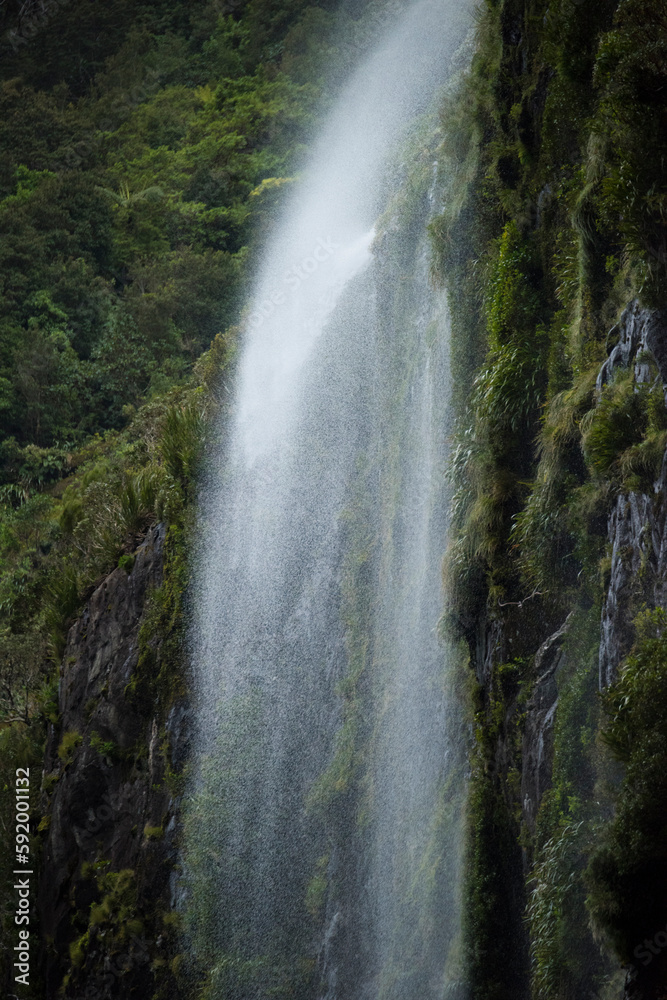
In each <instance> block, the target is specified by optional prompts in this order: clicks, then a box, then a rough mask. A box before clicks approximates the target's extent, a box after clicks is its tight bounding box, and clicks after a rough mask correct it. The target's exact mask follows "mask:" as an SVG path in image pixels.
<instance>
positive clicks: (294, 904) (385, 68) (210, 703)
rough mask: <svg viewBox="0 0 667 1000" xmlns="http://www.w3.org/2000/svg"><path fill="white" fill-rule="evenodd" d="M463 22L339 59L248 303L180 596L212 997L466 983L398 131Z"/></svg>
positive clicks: (442, 424) (439, 482) (439, 480)
mask: <svg viewBox="0 0 667 1000" xmlns="http://www.w3.org/2000/svg"><path fill="white" fill-rule="evenodd" d="M457 12H458V13H457ZM460 22H461V14H460V5H459V4H458V3H456V2H455V0H451V2H450V0H447V2H444V0H440V2H437V0H424V2H421V3H416V4H413V5H412V6H411V7H410V8H409V9H408V10H407V11H404V12H403V14H402V15H401V16H400V17H399V18H398V19H397V21H396V23H395V24H394V26H393V27H392V28H391V30H390V31H389V32H388V33H387V34H386V36H385V37H384V38H383V39H382V40H381V41H380V42H379V43H378V45H377V47H376V50H375V52H374V53H373V54H372V55H371V57H370V58H369V59H368V60H367V62H366V63H365V65H363V66H362V67H361V68H360V69H359V70H358V71H357V73H356V74H355V76H354V78H353V79H352V80H351V82H350V83H349V85H348V87H347V88H346V89H345V91H344V92H343V94H342V96H341V97H340V99H339V100H338V102H337V105H336V108H335V109H334V112H333V114H332V115H331V119H330V121H329V123H328V125H327V126H326V127H325V129H324V130H323V132H322V134H321V136H320V138H319V141H318V143H317V144H316V147H315V149H314V151H313V154H312V157H311V159H310V162H309V164H308V169H307V170H306V172H305V176H304V179H303V181H302V182H300V184H299V186H298V190H297V191H295V193H294V195H293V197H292V198H291V199H290V200H288V203H287V205H286V206H285V209H284V213H283V216H282V218H281V220H280V221H279V224H278V225H277V226H276V229H275V232H274V235H273V237H272V241H271V245H270V246H269V247H268V249H267V251H266V253H265V256H264V259H263V261H262V262H261V268H260V273H259V277H258V281H257V286H256V291H255V294H254V296H253V301H252V305H251V308H250V310H249V312H248V315H247V319H246V335H245V339H244V343H243V347H242V354H241V358H240V361H239V367H238V373H237V378H236V390H235V404H234V407H233V415H232V418H231V426H230V427H229V428H228V431H227V435H226V444H225V449H224V455H223V456H222V459H221V461H219V462H218V461H214V460H213V457H212V461H211V469H212V470H215V471H214V473H213V472H212V473H211V474H210V475H209V476H208V479H207V481H206V483H205V486H204V489H203V493H202V504H201V506H202V512H201V518H200V527H199V535H200V549H201V552H200V556H199V566H198V571H197V580H196V593H195V601H194V605H195V623H194V626H193V663H194V670H195V687H196V696H197V707H196V715H197V718H196V737H195V755H194V757H195V762H196V768H195V773H194V775H193V778H192V782H191V790H190V796H189V799H188V802H189V805H188V807H187V830H186V852H185V859H186V868H187V872H188V880H189V886H190V924H189V934H190V940H191V947H192V953H193V955H194V959H195V962H196V965H197V968H198V970H199V973H200V974H201V975H203V977H204V979H205V986H204V993H203V995H204V996H205V997H206V998H208V1000H222V998H225V1000H229V998H239V1000H241V998H243V1000H250V998H258V1000H259V998H262V1000H263V998H268V997H269V996H271V997H283V996H284V997H288V996H289V997H299V998H301V997H303V998H304V1000H305V998H312V1000H320V998H325V997H326V998H327V1000H346V998H348V997H349V998H355V1000H356V998H363V997H368V998H369V1000H379V998H388V1000H399V998H401V1000H403V998H404V1000H422V998H429V997H433V998H436V997H438V998H439V997H443V996H454V995H456V996H457V997H458V996H462V995H463V994H462V993H457V992H456V990H459V989H460V986H459V985H458V984H457V982H456V972H455V950H456V939H457V930H458V924H459V919H458V909H457V907H458V899H457V885H458V868H459V848H460V836H459V833H458V821H457V819H458V817H457V809H458V806H459V805H460V775H461V763H460V749H461V748H460V739H459V736H458V729H457V718H456V710H455V705H454V702H453V699H452V697H451V694H450V693H449V687H448V681H447V677H448V672H447V656H446V654H445V651H444V649H443V646H442V645H441V643H440V642H439V641H438V638H437V634H436V626H437V622H438V617H439V613H440V605H441V592H440V581H439V564H440V559H441V555H442V552H443V550H444V546H445V535H446V528H447V512H446V503H445V497H444V484H443V470H444V466H445V462H446V454H445V443H446V438H447V420H448V407H447V399H448V363H447V344H448V336H447V335H448V317H447V305H446V301H445V298H444V295H443V294H440V293H436V292H434V290H433V289H432V288H431V287H430V285H429V282H428V268H429V261H428V248H427V241H426V237H425V227H426V223H427V221H428V218H429V215H430V214H432V211H433V206H432V202H433V199H434V197H435V191H436V184H435V181H434V180H432V169H431V163H430V159H432V154H428V156H427V159H429V157H430V159H429V162H428V164H427V166H426V173H425V172H424V157H425V154H424V151H423V150H422V151H421V152H418V153H417V154H415V149H418V147H419V141H418V140H415V141H413V144H412V150H413V152H412V154H410V155H412V157H413V161H414V159H415V155H416V161H419V169H417V167H415V166H414V163H413V167H410V166H409V164H408V160H409V159H410V156H409V155H408V154H407V153H406V150H407V147H406V146H405V142H406V134H407V132H408V130H409V128H410V126H411V125H412V124H413V123H414V120H415V118H416V116H417V115H419V114H424V113H425V112H426V111H427V109H428V108H429V105H431V104H432V102H433V99H434V97H435V95H436V92H437V89H438V86H439V85H440V83H441V82H442V81H443V79H444V77H445V74H446V68H447V64H448V60H449V58H450V56H451V54H452V53H453V51H454V49H455V46H456V44H457V42H459V41H460V29H461V23H460ZM401 143H402V144H403V145H402V146H401V145H400V144H401ZM422 145H423V143H422ZM399 148H401V149H402V150H403V153H404V154H405V155H404V160H405V162H403V163H402V164H401V165H399V166H396V161H397V157H398V150H399ZM420 158H421V159H420ZM398 159H399V160H400V157H398ZM392 162H393V163H394V171H393V175H392V170H391V169H390V167H389V165H390V164H391V163H392ZM416 175H419V178H421V179H420V180H415V176H416ZM392 177H393V179H392ZM425 178H426V180H425ZM408 189H409V191H410V192H411V194H410V197H408V196H407V195H406V193H405V192H406V190H408ZM388 205H389V207H387V206H388ZM221 470H222V471H221Z"/></svg>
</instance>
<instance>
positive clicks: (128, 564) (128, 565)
mask: <svg viewBox="0 0 667 1000" xmlns="http://www.w3.org/2000/svg"><path fill="white" fill-rule="evenodd" d="M134 562H135V556H134V555H131V554H126V555H122V556H121V557H120V559H119V560H118V568H119V569H124V570H125V572H126V573H127V574H128V576H129V575H130V573H131V572H132V570H133V568H134Z"/></svg>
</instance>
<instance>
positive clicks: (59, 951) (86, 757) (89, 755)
mask: <svg viewBox="0 0 667 1000" xmlns="http://www.w3.org/2000/svg"><path fill="white" fill-rule="evenodd" d="M164 544H165V527H164V525H158V526H156V527H154V528H152V529H151V530H150V531H149V532H148V535H147V536H146V538H145V540H144V541H143V543H142V544H141V545H140V546H139V548H138V549H137V551H136V554H135V560H134V564H133V566H132V569H131V572H130V573H129V574H128V573H127V572H126V570H125V569H124V568H118V569H115V570H114V571H113V572H112V573H110V574H109V575H108V576H107V577H106V578H105V579H104V580H103V581H102V582H101V583H100V584H99V586H98V587H97V588H96V589H95V590H94V592H93V593H92V595H91V597H90V599H89V601H88V603H87V604H86V607H85V608H84V611H83V613H82V615H81V617H80V618H79V619H78V621H76V622H75V623H74V625H72V627H71V629H70V631H69V634H68V637H67V645H66V649H65V654H64V657H63V662H62V666H61V675H60V683H59V695H58V703H59V705H58V707H59V713H60V722H59V724H58V726H51V729H50V733H49V737H48V741H47V748H46V756H45V766H44V774H45V779H46V780H45V782H44V785H43V787H44V789H45V790H44V791H43V793H42V809H43V812H44V814H45V815H46V816H47V817H48V818H49V819H50V825H49V829H48V833H47V835H46V837H45V840H44V852H43V861H42V872H41V877H40V883H39V895H38V907H39V914H40V924H41V933H42V937H43V938H44V939H46V940H51V941H52V942H53V947H52V948H51V949H50V955H49V957H48V961H47V968H46V986H47V996H48V997H51V996H55V995H56V992H57V991H58V989H59V986H60V983H61V980H62V976H63V974H64V972H65V971H67V968H68V964H69V963H68V950H69V944H70V943H71V941H72V940H73V939H74V938H75V937H77V936H79V935H80V934H81V933H82V931H81V926H82V923H81V922H82V920H83V921H85V914H86V913H87V912H89V908H90V905H91V903H92V902H94V900H95V893H96V890H95V883H94V880H93V879H91V878H90V877H86V874H84V873H83V872H82V865H84V863H88V864H93V863H95V862H109V870H110V871H120V870H122V869H128V868H130V869H132V870H133V871H134V872H136V887H137V898H138V905H139V908H140V909H141V908H142V907H143V908H144V909H150V910H152V909H154V907H155V905H156V903H157V901H158V900H159V899H160V897H161V895H162V894H164V893H166V895H167V900H168V896H169V875H170V873H171V871H172V869H173V864H174V862H175V860H176V854H177V851H176V837H177V834H178V821H177V814H178V805H179V803H178V800H177V799H175V798H174V797H173V796H172V794H171V793H170V791H169V788H168V786H167V784H166V782H165V778H166V774H165V770H166V768H165V760H164V755H163V753H162V751H161V747H160V743H161V731H162V727H161V726H160V725H159V724H158V719H157V717H156V715H155V713H154V712H150V711H149V713H148V714H147V713H146V706H145V704H143V703H141V704H140V703H138V702H137V700H136V699H135V698H134V697H133V692H132V682H133V680H134V678H135V676H136V671H137V666H138V662H139V630H140V627H141V624H142V621H143V620H144V617H145V613H146V608H147V602H148V598H149V596H150V594H151V592H152V591H153V590H154V589H155V588H157V587H159V586H160V584H161V583H162V577H163V563H164ZM157 662H158V664H159V651H158V658H157ZM170 718H171V726H170V727H169V726H167V727H164V728H165V729H166V730H167V735H168V738H169V739H170V741H173V743H172V745H171V750H172V752H173V753H174V754H175V755H176V756H177V757H178V759H179V761H181V763H182V762H183V761H184V759H185V756H186V753H187V741H188V724H189V723H188V713H187V706H185V705H184V704H181V705H178V706H174V707H173V708H172V710H171V715H170ZM68 746H69V748H70V749H69V750H67V747H68ZM49 787H52V794H51V795H50V797H49V795H48V794H47V789H48V788H49ZM146 828H149V829H150V828H154V829H158V828H160V830H162V829H164V834H163V835H161V836H160V837H157V836H154V837H148V836H145V835H144V831H145V829H146ZM167 907H168V902H166V903H165V909H166V908H167ZM91 947H92V946H91ZM128 947H129V948H130V951H131V950H132V948H134V950H136V948H137V947H139V946H138V945H137V944H136V942H135V944H134V945H132V946H131V947H130V946H129V945H128ZM141 948H143V949H144V951H145V953H146V957H145V961H144V962H142V963H139V962H138V960H137V961H134V959H132V960H131V965H132V968H133V969H135V970H140V974H139V972H137V975H136V976H134V974H133V976H132V977H130V978H131V979H132V980H133V981H132V989H135V988H137V989H138V988H140V987H141V988H143V989H145V990H147V989H149V986H150V983H149V981H148V979H146V977H147V976H148V973H147V971H146V970H147V969H148V953H149V952H151V955H152V954H153V951H152V949H153V945H152V944H150V943H147V942H144V943H142V944H141ZM97 951H99V955H98V954H97ZM97 951H95V949H94V948H93V952H94V954H93V952H91V954H90V955H89V956H88V957H87V960H86V962H87V964H86V969H85V977H84V978H85V983H84V984H80V986H81V989H83V987H84V985H85V989H86V990H88V989H89V988H90V989H91V990H92V991H93V992H92V993H91V995H96V996H109V997H112V996H116V995H120V994H118V990H119V989H121V981H123V982H124V983H125V985H124V986H122V988H123V989H125V988H126V987H127V985H128V979H127V977H126V976H125V975H122V976H121V975H120V973H118V975H116V976H115V977H114V976H111V979H110V980H109V981H108V982H106V981H105V970H104V961H105V960H106V959H108V957H109V956H108V955H106V957H105V951H104V949H103V948H101V947H100V948H98V949H97ZM128 954H129V952H128ZM96 956H97V957H96ZM130 957H131V956H130ZM106 978H107V979H109V977H108V976H107V977H106ZM95 991H97V992H95ZM59 995H61V994H59ZM62 995H64V996H70V995H72V996H74V995H81V993H80V992H79V993H78V994H77V993H76V991H75V993H70V992H67V991H66V992H65V993H64V994H62ZM127 995H128V996H130V995H131V996H134V995H135V992H130V993H128V994H127Z"/></svg>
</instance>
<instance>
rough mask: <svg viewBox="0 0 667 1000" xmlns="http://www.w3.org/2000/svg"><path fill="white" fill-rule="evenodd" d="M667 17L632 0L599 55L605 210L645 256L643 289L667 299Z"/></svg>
mask: <svg viewBox="0 0 667 1000" xmlns="http://www.w3.org/2000/svg"><path fill="white" fill-rule="evenodd" d="M666 27H667V20H666V15H665V9H664V5H663V4H662V3H660V0H626V2H625V3H623V4H620V5H619V7H618V10H617V12H616V17H615V19H614V27H613V30H612V31H610V32H608V34H607V35H606V36H605V37H604V38H603V40H602V44H601V45H600V50H599V53H598V57H597V61H596V67H595V72H596V80H597V84H598V86H599V87H600V88H601V90H602V95H603V97H602V103H601V109H600V121H599V125H600V129H601V130H604V131H606V132H607V134H608V135H609V137H610V144H611V158H610V164H609V169H608V172H607V175H606V177H605V180H604V182H603V210H604V212H605V213H606V215H607V216H608V217H609V218H610V219H612V220H613V221H614V223H616V225H617V226H618V228H619V230H620V234H621V236H622V238H623V239H624V240H625V243H626V246H627V248H628V249H629V250H630V252H632V253H633V254H634V255H636V256H637V257H638V258H639V263H640V269H641V275H642V279H643V285H644V287H643V289H642V291H643V295H644V298H645V300H646V301H647V302H649V303H651V304H659V305H662V304H663V303H664V283H665V277H666V276H667V229H666V227H665V209H666V207H667V192H666V190H665V177H664V169H663V158H664V151H663V148H662V142H661V139H660V130H661V127H662V122H663V119H664V113H665V100H666V99H665V97H664V85H665V77H666V74H667V45H666V43H665V29H666Z"/></svg>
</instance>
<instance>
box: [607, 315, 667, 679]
mask: <svg viewBox="0 0 667 1000" xmlns="http://www.w3.org/2000/svg"><path fill="white" fill-rule="evenodd" d="M610 339H616V340H617V342H616V344H615V346H614V347H613V348H612V350H611V353H610V355H609V357H608V358H607V360H606V362H605V363H604V365H603V366H602V368H601V370H600V375H599V376H598V381H597V384H598V388H601V387H602V386H603V385H604V384H605V383H606V382H608V381H609V379H610V378H611V375H612V372H613V370H614V369H615V368H616V367H618V366H623V367H625V368H628V367H630V366H631V365H632V366H634V378H635V381H636V382H637V383H642V382H647V381H649V380H650V377H651V376H650V371H649V365H648V363H647V360H646V356H647V353H648V352H650V353H651V354H652V355H653V357H654V358H655V361H656V363H657V365H658V370H659V372H660V376H661V378H662V381H663V385H664V384H665V383H667V326H666V325H665V317H664V316H663V315H662V313H657V312H655V311H651V310H648V309H641V308H640V307H639V305H638V304H637V303H636V302H633V303H631V305H629V306H628V308H627V309H626V310H625V312H624V313H623V315H622V317H621V319H620V321H619V323H618V325H617V326H616V327H615V328H614V330H613V331H612V332H611V334H610ZM666 488H667V462H666V461H665V459H663V463H662V470H661V472H660V475H659V477H658V480H657V481H656V482H655V483H654V486H653V490H652V492H651V494H645V493H628V494H625V495H622V496H619V497H618V498H617V499H616V503H615V505H614V509H613V510H612V513H611V516H610V518H609V526H608V538H609V543H610V546H611V569H610V577H609V584H608V587H607V593H606V596H605V601H604V605H603V610H602V628H601V636H600V660H599V663H600V688H601V689H602V688H605V687H608V686H609V685H610V684H612V683H613V681H614V679H615V677H616V673H617V670H618V666H619V664H620V663H621V661H622V660H623V658H624V657H625V656H627V654H628V652H629V651H630V648H631V646H632V642H633V638H634V633H633V628H632V620H633V618H634V616H635V614H636V613H637V611H639V609H640V606H641V604H642V603H644V602H645V603H647V604H649V605H651V604H653V605H655V606H657V607H667V508H666V506H665V502H664V498H665V496H667V493H666V492H665V491H666Z"/></svg>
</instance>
